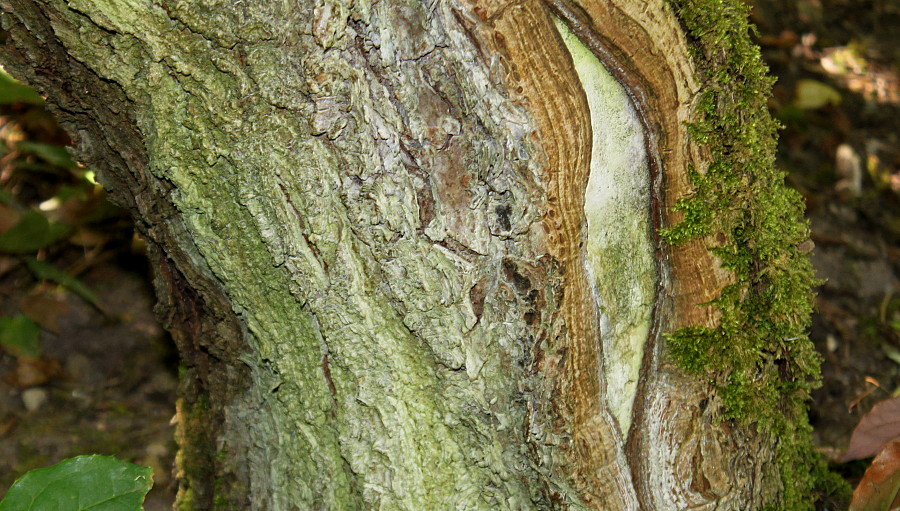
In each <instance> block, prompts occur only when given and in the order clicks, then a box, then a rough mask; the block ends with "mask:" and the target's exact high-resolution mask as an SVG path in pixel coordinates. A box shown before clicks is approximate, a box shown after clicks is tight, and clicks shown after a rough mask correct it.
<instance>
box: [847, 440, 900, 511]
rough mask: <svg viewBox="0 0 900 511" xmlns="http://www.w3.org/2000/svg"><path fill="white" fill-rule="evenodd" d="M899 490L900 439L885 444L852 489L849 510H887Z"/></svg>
mask: <svg viewBox="0 0 900 511" xmlns="http://www.w3.org/2000/svg"><path fill="white" fill-rule="evenodd" d="M898 492H900V441H897V440H895V441H893V442H891V443H889V444H887V445H886V446H885V447H884V449H883V450H882V451H881V452H880V453H879V454H878V456H876V457H875V459H874V460H872V464H871V465H869V468H867V469H866V473H865V475H864V476H863V478H862V480H861V481H860V482H859V484H858V485H857V486H856V489H855V490H854V491H853V500H852V501H851V502H850V511H888V510H890V509H891V504H892V503H893V502H894V499H895V498H896V497H897V493H898Z"/></svg>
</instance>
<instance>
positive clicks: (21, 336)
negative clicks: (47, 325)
mask: <svg viewBox="0 0 900 511" xmlns="http://www.w3.org/2000/svg"><path fill="white" fill-rule="evenodd" d="M0 345H2V346H3V348H4V349H5V350H6V351H8V352H9V353H10V355H13V356H16V357H21V356H28V357H34V358H37V357H39V356H41V327H39V326H38V325H37V324H36V323H35V322H34V321H31V320H30V319H28V318H27V317H25V316H23V315H22V314H17V315H15V316H13V317H11V318H0Z"/></svg>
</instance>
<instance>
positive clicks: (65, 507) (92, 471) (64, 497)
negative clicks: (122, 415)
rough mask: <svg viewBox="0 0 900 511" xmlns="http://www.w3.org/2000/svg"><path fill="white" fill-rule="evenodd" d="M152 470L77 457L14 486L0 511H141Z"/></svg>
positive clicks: (111, 460)
mask: <svg viewBox="0 0 900 511" xmlns="http://www.w3.org/2000/svg"><path fill="white" fill-rule="evenodd" d="M151 486H153V470H151V469H150V468H148V467H142V466H139V465H135V464H133V463H128V462H126V461H122V460H119V459H116V458H113V457H112V456H78V457H75V458H70V459H67V460H64V461H61V462H59V463H57V464H56V465H53V466H52V467H47V468H39V469H37V470H32V471H30V472H28V473H27V474H25V475H24V476H22V477H21V478H19V480H18V481H16V482H15V483H13V485H12V488H10V489H9V492H8V493H7V494H6V498H4V499H3V502H0V511H82V510H85V511H87V510H90V511H140V509H141V506H142V504H143V502H144V497H145V496H146V495H147V492H148V491H150V487H151Z"/></svg>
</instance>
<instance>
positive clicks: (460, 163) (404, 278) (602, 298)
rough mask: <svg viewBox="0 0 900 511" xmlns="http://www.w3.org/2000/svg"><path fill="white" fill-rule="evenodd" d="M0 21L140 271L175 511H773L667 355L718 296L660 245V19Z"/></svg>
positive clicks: (669, 78) (674, 31)
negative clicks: (157, 366)
mask: <svg viewBox="0 0 900 511" xmlns="http://www.w3.org/2000/svg"><path fill="white" fill-rule="evenodd" d="M0 5H2V6H3V14H2V18H0V21H2V30H3V32H2V39H3V44H4V46H3V52H2V53H0V62H2V64H3V65H4V66H5V67H7V69H8V70H9V71H10V72H12V73H13V74H14V75H17V76H19V77H21V78H22V79H24V80H25V81H27V82H29V83H31V84H33V85H35V86H36V87H38V89H39V90H41V91H43V93H44V94H45V95H46V96H47V99H48V102H49V103H50V104H51V105H52V106H54V107H55V108H56V110H57V112H58V114H59V116H60V118H61V121H62V123H63V125H64V126H65V127H66V128H67V129H68V130H69V132H70V133H71V134H72V135H73V138H74V139H75V140H76V142H77V147H75V148H74V151H75V153H76V155H77V157H78V158H79V159H80V160H81V161H83V162H85V163H86V164H88V165H90V166H91V167H92V168H96V169H97V170H98V171H99V177H100V179H101V182H102V183H103V184H104V186H106V187H107V188H108V189H109V191H110V193H111V196H112V197H113V198H114V199H115V200H116V201H118V202H119V203H120V204H123V205H125V206H127V207H128V208H129V209H130V210H131V211H132V212H133V213H134V216H135V218H136V220H137V222H138V227H139V228H140V230H141V232H142V234H143V235H144V236H145V237H146V238H147V240H148V244H149V246H150V248H151V250H150V255H151V258H152V260H153V263H154V265H155V267H156V268H157V272H156V287H157V293H158V296H159V300H160V303H159V306H158V312H159V314H160V315H161V317H162V318H163V319H164V321H165V324H166V326H167V327H168V328H169V330H170V331H171V332H172V334H173V336H174V338H175V340H176V342H177V344H178V346H179V350H180V352H181V355H182V360H183V364H184V366H185V367H186V372H185V376H184V378H183V383H182V391H181V395H182V397H181V399H180V401H179V405H178V415H177V420H178V424H179V426H178V436H179V438H178V440H179V444H180V447H181V452H180V455H179V459H178V467H177V470H178V476H179V481H180V488H179V503H180V505H181V506H182V508H185V509H214V508H215V509H245V508H247V509H279V510H280V509H369V508H373V509H376V508H377V509H449V508H458V509H611V510H613V509H614V510H619V509H621V510H625V509H648V510H649V509H735V510H737V509H740V510H748V509H763V508H766V507H772V506H778V505H782V504H784V503H785V502H786V501H785V495H786V494H787V493H789V492H788V490H786V488H785V481H784V477H783V474H784V470H783V469H782V468H781V466H780V465H779V463H784V462H785V461H784V460H783V459H780V460H779V456H781V455H782V453H781V451H779V438H778V436H777V435H776V434H775V433H774V432H773V430H771V429H768V430H767V429H766V428H761V427H758V424H755V423H753V422H752V421H743V422H742V421H737V420H728V418H727V417H724V416H723V414H724V412H723V406H724V405H723V396H722V392H720V386H718V382H721V378H720V377H719V376H717V375H718V374H719V373H715V372H713V371H710V372H709V373H708V374H706V375H705V377H702V378H701V377H698V376H697V375H696V374H690V373H689V372H688V371H686V370H685V369H683V368H682V367H681V366H680V365H678V364H676V363H674V362H673V360H672V359H671V358H670V357H669V356H668V348H667V341H666V338H665V337H664V336H663V334H664V333H667V332H674V331H678V330H680V329H684V328H688V327H694V328H706V329H714V328H717V326H718V325H719V324H720V322H721V314H722V312H721V309H720V308H717V307H716V306H714V305H713V304H712V303H711V302H712V301H713V300H714V299H716V298H718V297H719V296H720V294H721V293H722V292H723V289H727V286H729V285H732V284H735V283H737V282H739V280H740V276H739V275H738V272H735V271H733V269H730V268H723V267H722V265H721V261H720V260H719V259H718V258H717V256H716V255H714V254H713V252H711V251H710V250H709V247H722V246H723V241H722V239H719V237H722V236H723V235H722V234H721V233H717V232H715V231H709V232H701V233H700V235H699V236H695V237H693V238H691V239H689V240H688V241H686V242H683V243H679V244H669V243H667V242H666V240H664V239H663V238H662V237H661V236H660V235H659V230H660V229H665V228H673V227H674V226H676V225H678V224H679V222H680V221H681V220H682V217H683V215H684V213H683V212H681V211H678V210H676V209H675V207H676V205H677V204H679V202H678V201H679V200H680V199H683V198H685V197H691V196H692V195H694V194H695V193H697V190H696V189H695V186H694V185H693V184H692V183H693V181H692V178H691V173H692V172H694V171H699V172H701V173H702V172H703V171H704V169H706V168H707V167H709V166H710V162H711V161H713V159H714V155H713V154H712V152H711V151H710V150H709V149H708V148H706V147H705V146H703V145H702V144H701V143H700V142H701V141H699V140H697V139H695V138H692V137H691V136H689V132H688V129H687V127H686V123H692V122H696V121H697V120H698V114H697V113H696V111H697V107H698V102H699V101H700V100H701V99H700V98H701V89H702V87H703V83H701V82H702V78H700V77H702V76H704V75H703V73H704V71H703V69H700V68H699V67H698V66H700V65H701V64H700V63H699V62H700V61H697V60H695V59H692V57H691V55H692V52H691V45H692V44H694V43H693V42H691V41H693V39H691V40H689V37H688V35H686V32H685V29H684V28H683V26H682V21H683V20H681V19H679V16H678V13H677V12H676V9H675V8H674V7H673V6H672V5H670V4H667V3H665V2H664V1H663V0H649V1H647V2H643V1H642V2H634V1H630V0H607V1H602V2H601V1H597V0H582V1H578V2H574V1H573V2H569V1H567V0H547V1H546V2H542V1H538V0H523V1H519V2H498V1H495V0H435V1H426V2H421V3H415V2H413V3H410V2H404V1H402V0H382V1H380V2H370V1H366V0H358V1H355V2H341V1H339V0H315V1H311V2H299V3H289V2H278V1H271V0H244V1H237V2H221V1H214V0H203V1H195V2H184V1H179V0H168V1H157V2H149V1H141V0H131V1H123V0H94V1H87V0H70V1H67V2H63V1H61V0H48V1H36V0H0ZM719 5H720V7H721V3H719ZM730 5H731V4H730V3H729V2H725V8H731V7H729V6H730ZM745 35H746V34H745ZM750 181H752V179H750ZM741 186H750V185H749V184H744V185H741ZM748 207H749V206H748ZM791 207H793V206H791ZM789 221H790V222H797V221H798V220H797V219H796V218H794V217H791V218H790V219H789ZM801 230H802V229H801ZM717 236H719V237H717ZM787 243H788V244H790V242H787ZM802 313H803V311H801V315H802ZM800 328H801V329H802V325H801V327H800ZM723 342H727V339H724V340H723ZM760 367H763V366H762V365H760ZM765 367H769V366H765ZM772 367H774V366H772ZM760 371H762V369H761V370H760ZM797 418H798V417H796V416H791V420H796V419H797ZM800 419H802V420H805V419H804V418H802V417H800ZM790 462H791V461H790V460H789V461H788V463H790ZM801 470H802V469H801ZM811 502H812V501H811V500H808V501H807V502H805V503H804V506H807V505H811ZM798 509H799V508H798Z"/></svg>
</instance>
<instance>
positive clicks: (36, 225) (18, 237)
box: [0, 209, 69, 254]
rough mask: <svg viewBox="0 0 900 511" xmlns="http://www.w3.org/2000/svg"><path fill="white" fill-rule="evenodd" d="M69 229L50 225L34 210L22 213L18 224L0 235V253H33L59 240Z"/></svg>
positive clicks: (55, 224) (53, 224)
mask: <svg viewBox="0 0 900 511" xmlns="http://www.w3.org/2000/svg"><path fill="white" fill-rule="evenodd" d="M67 232H69V227H68V226H65V225H62V224H58V223H51V222H50V221H49V220H47V217H45V216H44V215H42V214H40V213H38V212H37V211H34V210H30V209H29V210H27V211H25V212H24V213H22V216H21V217H20V218H19V223H17V224H16V225H14V226H12V227H11V228H10V229H9V230H8V231H6V232H4V233H3V234H0V252H11V253H14V254H20V253H24V252H34V251H35V250H37V249H39V248H44V247H46V246H47V245H49V244H51V243H53V242H54V241H56V240H58V239H59V238H61V237H62V236H63V235H65V234H66V233H67Z"/></svg>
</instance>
